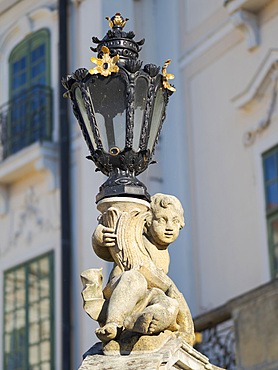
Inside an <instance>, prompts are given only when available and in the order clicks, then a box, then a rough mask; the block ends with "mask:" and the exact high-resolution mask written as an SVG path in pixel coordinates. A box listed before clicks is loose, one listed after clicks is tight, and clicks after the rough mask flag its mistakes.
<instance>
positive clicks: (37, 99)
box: [0, 85, 52, 161]
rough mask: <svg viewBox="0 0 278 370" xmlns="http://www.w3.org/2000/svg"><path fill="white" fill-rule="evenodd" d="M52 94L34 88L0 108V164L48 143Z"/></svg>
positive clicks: (39, 87) (42, 87) (45, 89)
mask: <svg viewBox="0 0 278 370" xmlns="http://www.w3.org/2000/svg"><path fill="white" fill-rule="evenodd" d="M51 133H52V91H51V88H50V87H47V86H41V85H36V86H33V87H32V88H31V89H29V90H26V91H24V92H22V93H20V94H19V95H17V96H16V97H14V98H12V99H11V100H10V101H9V102H8V103H6V104H4V105H2V106H1V107H0V161H3V160H4V159H5V158H7V157H8V156H10V155H12V154H14V153H16V152H18V151H19V150H21V149H23V148H25V147H27V146H29V145H31V144H32V143H34V142H37V141H51V136H52V134H51Z"/></svg>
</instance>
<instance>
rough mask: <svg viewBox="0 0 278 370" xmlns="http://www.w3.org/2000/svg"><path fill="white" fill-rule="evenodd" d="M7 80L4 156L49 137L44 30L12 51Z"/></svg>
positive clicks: (47, 50) (47, 44)
mask: <svg viewBox="0 0 278 370" xmlns="http://www.w3.org/2000/svg"><path fill="white" fill-rule="evenodd" d="M9 79H10V86H9V104H8V107H7V119H6V126H7V127H6V130H5V131H6V139H5V141H6V148H5V150H4V157H7V156H8V155H10V154H12V153H15V152H17V151H18V150H20V149H22V148H24V147H26V146H27V145H30V144H32V143H33V142H35V141H38V140H44V139H46V140H50V137H51V90H50V88H49V85H50V37H49V32H48V31H47V30H46V29H42V30H39V31H37V32H35V33H33V34H32V35H30V36H29V37H28V38H26V39H25V40H23V41H22V42H21V43H20V44H19V45H17V46H16V47H15V48H14V50H13V51H12V52H11V55H10V58H9ZM2 120H3V118H2Z"/></svg>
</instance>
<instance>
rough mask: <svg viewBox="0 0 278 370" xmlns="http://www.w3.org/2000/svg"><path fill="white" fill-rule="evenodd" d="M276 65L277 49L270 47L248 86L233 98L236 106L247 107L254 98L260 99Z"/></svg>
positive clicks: (277, 63) (277, 65)
mask: <svg viewBox="0 0 278 370" xmlns="http://www.w3.org/2000/svg"><path fill="white" fill-rule="evenodd" d="M277 67H278V49H271V50H270V51H269V52H268V54H267V56H266V58H265V59H264V61H263V62H262V64H261V65H260V66H259V68H258V70H257V71H256V73H255V74H254V77H253V78H252V79H251V81H250V83H249V84H248V86H247V87H246V88H245V89H244V90H243V91H242V92H241V93H240V94H238V95H236V96H235V97H234V98H232V102H233V104H234V106H235V107H236V108H247V107H248V105H249V104H250V103H251V102H252V101H254V100H260V99H261V98H262V96H263V95H264V93H265V91H266V89H267V87H268V86H269V84H270V83H271V81H272V80H273V72H274V71H275V70H276V69H277Z"/></svg>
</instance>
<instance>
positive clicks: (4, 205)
mask: <svg viewBox="0 0 278 370" xmlns="http://www.w3.org/2000/svg"><path fill="white" fill-rule="evenodd" d="M8 201H9V198H8V190H7V187H6V186H2V185H0V217H1V216H4V215H6V214H7V213H8Z"/></svg>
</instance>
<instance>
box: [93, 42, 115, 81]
mask: <svg viewBox="0 0 278 370" xmlns="http://www.w3.org/2000/svg"><path fill="white" fill-rule="evenodd" d="M101 51H102V52H103V56H102V58H101V59H98V58H95V57H92V58H91V61H92V62H93V63H95V64H96V65H97V66H96V67H95V68H93V69H90V70H89V72H90V74H91V75H95V74H98V73H100V74H101V75H102V76H109V75H111V73H112V72H118V71H119V67H118V66H117V65H116V63H117V61H118V60H119V55H116V56H115V57H113V58H111V57H110V55H109V49H108V48H107V47H106V46H103V47H102V48H101Z"/></svg>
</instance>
